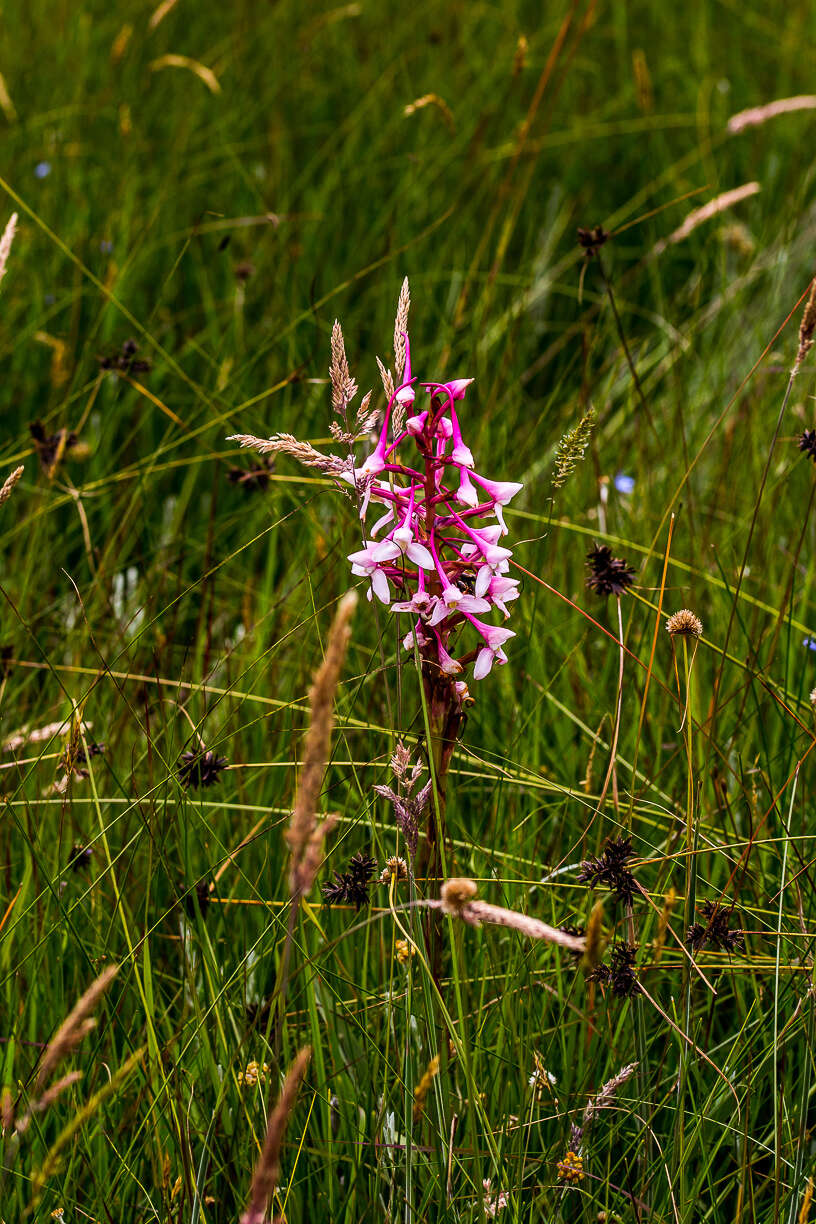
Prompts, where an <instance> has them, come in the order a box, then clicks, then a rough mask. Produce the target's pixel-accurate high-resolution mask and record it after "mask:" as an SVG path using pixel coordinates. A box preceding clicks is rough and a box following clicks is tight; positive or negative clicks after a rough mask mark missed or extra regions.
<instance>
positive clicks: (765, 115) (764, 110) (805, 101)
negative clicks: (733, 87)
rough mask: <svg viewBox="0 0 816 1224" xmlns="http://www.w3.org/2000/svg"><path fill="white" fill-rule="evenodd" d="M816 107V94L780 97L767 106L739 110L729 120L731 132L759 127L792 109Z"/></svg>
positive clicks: (811, 108)
mask: <svg viewBox="0 0 816 1224" xmlns="http://www.w3.org/2000/svg"><path fill="white" fill-rule="evenodd" d="M814 109H816V94H798V95H797V97H795V98H779V99H777V101H776V102H767V103H766V104H765V106H752V107H751V108H750V109H749V110H744V111H739V112H738V113H737V114H736V115H732V116H731V118H730V119H729V120H728V125H727V126H728V131H729V132H744V131H745V129H746V128H749V127H757V125H758V124H760V123H767V121H768V120H769V119H775V118H776V116H777V115H789V114H790V113H791V111H800V110H814Z"/></svg>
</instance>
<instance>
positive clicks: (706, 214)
mask: <svg viewBox="0 0 816 1224" xmlns="http://www.w3.org/2000/svg"><path fill="white" fill-rule="evenodd" d="M761 190H762V188H761V187H760V185H759V183H757V182H751V183H743V184H742V186H741V187H734V188H733V189H732V190H731V191H723V192H721V193H720V195H718V196H715V197H714V199H713V200H709V201H708V203H707V204H703V206H702V207H701V208H695V209H694V211H693V212H690V213H689V215H688V216H687V217H686V219H685V221H684V222H683V224H682V225H680V226H678V228H677V229H676V230H674V231H673V232H672V233H671V234H669V236H668V238H662V239H661V240H660V242H657V243H655V245H654V247H653V248H652V254H653V255H660V254H661V252H662V251H665V249H666V247H668V246H675V245H676V244H677V243H678V242H683V241H684V239H686V238H688V236H689V234H691V233H693V232H694V230H696V229H697V227H698V226H700V225H703V224H704V223H705V222H706V221H710V220H711V218H712V217H716V216H718V215H719V214H720V213H721V212H725V210H726V209H727V208H732V207H733V205H734V204H739V203H741V201H742V200H747V199H750V197H751V196H755V195H756V194H757V192H759V191H761Z"/></svg>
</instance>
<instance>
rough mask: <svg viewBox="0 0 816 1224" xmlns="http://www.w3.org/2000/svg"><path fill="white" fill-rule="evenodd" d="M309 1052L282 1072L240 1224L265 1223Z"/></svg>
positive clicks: (306, 1051) (302, 1053)
mask: <svg viewBox="0 0 816 1224" xmlns="http://www.w3.org/2000/svg"><path fill="white" fill-rule="evenodd" d="M311 1054H312V1051H311V1049H310V1048H309V1046H304V1047H303V1049H302V1050H300V1051H299V1053H298V1054H297V1055H296V1056H295V1060H294V1062H293V1063H292V1065H291V1067H290V1068H289V1070H288V1072H287V1073H286V1079H285V1080H284V1082H283V1088H282V1089H281V1094H280V1096H279V1098H278V1101H277V1104H276V1105H275V1108H274V1109H273V1110H272V1112H271V1113H270V1115H269V1122H268V1124H267V1128H266V1138H265V1139H264V1145H263V1148H262V1149H261V1155H260V1157H259V1159H258V1163H257V1165H256V1166H255V1172H254V1174H253V1177H252V1186H251V1188H250V1191H249V1203H248V1204H247V1209H246V1211H245V1212H244V1214H243V1215H242V1216H241V1224H266V1220H267V1204H268V1203H269V1200H270V1199H271V1197H272V1195H273V1194H274V1193H275V1187H276V1186H277V1184H278V1177H279V1176H280V1153H281V1146H282V1144H283V1136H284V1134H285V1133H286V1127H287V1124H288V1122H289V1117H290V1115H291V1113H292V1110H293V1109H294V1107H295V1101H296V1100H297V1094H298V1090H299V1089H300V1085H301V1083H302V1081H303V1077H304V1075H305V1074H306V1067H307V1066H308V1063H309V1059H310V1057H311Z"/></svg>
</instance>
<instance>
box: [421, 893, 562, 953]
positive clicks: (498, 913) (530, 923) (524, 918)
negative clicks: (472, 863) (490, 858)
mask: <svg viewBox="0 0 816 1224" xmlns="http://www.w3.org/2000/svg"><path fill="white" fill-rule="evenodd" d="M476 892H477V889H476V884H475V883H474V881H473V880H468V879H451V880H446V881H445V883H444V884H443V885H442V893H441V899H440V900H439V901H429V902H426V905H428V906H429V907H430V908H432V909H442V910H444V912H445V913H446V914H450V915H451V916H455V917H457V918H461V919H462V920H463V921H464V922H467V923H469V924H470V926H481V924H482V923H483V922H490V923H494V924H495V925H496V926H503V927H510V928H511V929H512V930H514V931H518V932H519V934H521V935H526V936H527V938H528V939H544V940H546V941H547V943H554V944H558V946H559V947H561V948H568V949H569V950H570V952H583V951H584V949H585V947H586V940H584V939H581V938H580V937H579V936H577V935H568V934H567V932H566V931H559V930H558V928H557V927H552V926H549V925H548V923H546V922H541V921H540V919H538V918H530V917H529V916H528V915H527V914H519V913H516V911H515V910H510V909H504V908H503V907H502V906H500V905H490V904H489V903H488V902H487V901H478V900H476V899H475V898H476Z"/></svg>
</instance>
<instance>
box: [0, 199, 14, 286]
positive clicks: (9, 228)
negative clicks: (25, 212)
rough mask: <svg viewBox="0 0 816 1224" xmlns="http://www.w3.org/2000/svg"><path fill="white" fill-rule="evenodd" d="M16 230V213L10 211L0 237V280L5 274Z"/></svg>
mask: <svg viewBox="0 0 816 1224" xmlns="http://www.w3.org/2000/svg"><path fill="white" fill-rule="evenodd" d="M16 232H17V214H16V213H12V214H11V216H10V217H9V219H8V222H7V224H6V228H5V229H4V230H3V237H2V238H0V281H1V280H2V279H3V277H4V276H5V275H6V264H7V263H8V257H9V251H10V250H11V244H12V242H13V241H14V235H15V234H16Z"/></svg>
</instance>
